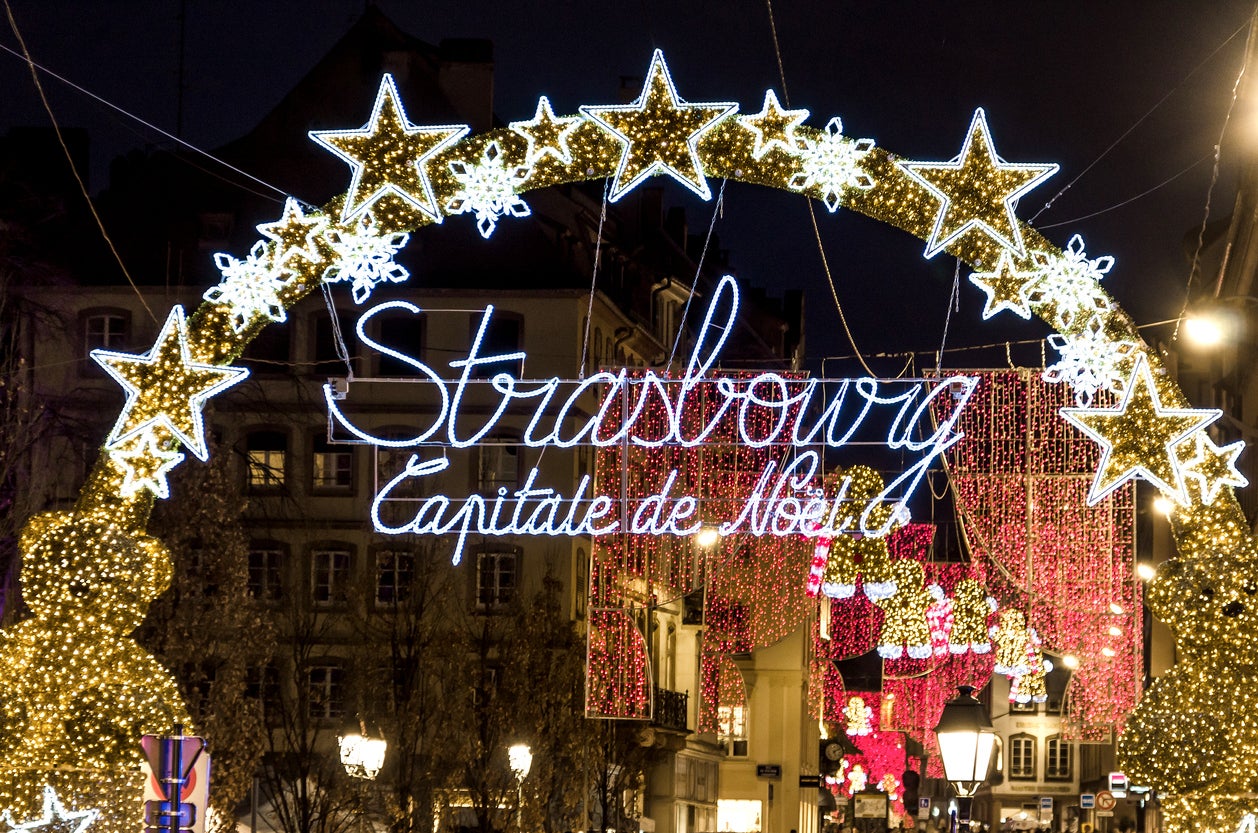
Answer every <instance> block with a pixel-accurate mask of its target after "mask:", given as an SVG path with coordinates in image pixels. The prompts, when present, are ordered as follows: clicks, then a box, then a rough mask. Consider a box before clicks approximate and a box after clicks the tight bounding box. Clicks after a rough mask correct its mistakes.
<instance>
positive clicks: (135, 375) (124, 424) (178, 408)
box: [92, 305, 249, 460]
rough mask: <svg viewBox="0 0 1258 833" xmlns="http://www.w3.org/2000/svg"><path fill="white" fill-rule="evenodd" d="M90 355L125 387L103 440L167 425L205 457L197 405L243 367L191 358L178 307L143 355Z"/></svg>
mask: <svg viewBox="0 0 1258 833" xmlns="http://www.w3.org/2000/svg"><path fill="white" fill-rule="evenodd" d="M92 358H93V359H94V360H95V361H96V363H97V364H99V365H100V366H101V367H103V368H104V369H105V372H106V373H108V374H109V375H110V376H112V377H114V379H116V380H117V381H118V383H119V384H120V385H122V387H123V389H124V390H125V391H126V392H127V402H126V404H125V405H124V406H123V408H122V414H121V415H119V417H118V421H117V422H115V423H114V427H113V430H112V431H110V432H109V439H108V440H107V441H106V442H105V448H106V449H107V450H113V449H114V448H116V447H118V446H119V445H120V441H122V440H125V439H127V438H129V437H131V436H132V435H134V434H138V433H141V432H147V431H152V430H153V429H155V428H156V427H158V426H163V427H165V428H167V429H169V430H170V432H171V433H172V434H174V435H175V437H177V438H178V439H179V441H180V442H181V443H183V444H184V446H185V447H187V449H188V450H189V451H191V452H192V453H193V454H195V455H196V456H197V458H198V459H200V460H204V459H206V458H207V457H208V456H209V452H208V451H207V450H206V447H205V424H204V421H203V419H202V416H201V409H202V408H204V407H205V402H206V400H208V399H209V398H210V397H211V396H214V395H215V394H217V393H221V392H222V391H224V390H226V389H227V388H229V387H231V386H232V385H234V384H236V383H237V382H240V381H242V380H244V378H245V377H246V376H248V375H249V371H248V370H247V369H245V368H243V367H218V366H216V365H212V364H205V363H203V362H196V361H193V360H192V352H191V350H190V349H189V347H188V325H187V323H186V322H185V320H184V314H183V307H181V306H178V305H176V306H175V307H174V308H172V309H171V311H170V315H169V316H167V318H166V323H165V324H163V325H162V331H161V333H160V334H159V335H158V336H157V341H156V343H154V344H153V347H152V349H151V350H149V352H147V353H145V354H144V355H142V356H133V355H130V354H127V353H114V352H112V351H109V350H93V351H92Z"/></svg>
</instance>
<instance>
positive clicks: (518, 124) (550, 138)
mask: <svg viewBox="0 0 1258 833" xmlns="http://www.w3.org/2000/svg"><path fill="white" fill-rule="evenodd" d="M507 126H508V127H510V128H511V129H512V130H513V131H514V132H516V133H518V134H519V135H521V136H523V137H524V138H525V140H526V141H527V142H528V151H527V152H526V153H525V154H524V164H525V165H528V166H530V167H531V166H532V165H535V164H536V163H537V160H539V159H541V158H542V157H543V156H550V157H553V158H555V159H557V160H558V161H560V162H562V163H563V164H565V165H570V164H572V149H571V148H569V147H568V139H569V137H571V136H572V133H573V131H575V130H576V129H577V128H578V127H580V126H581V117H580V116H559V117H556V116H555V112H554V111H553V110H551V109H550V99H548V98H546V96H542V97H541V98H539V99H538V100H537V112H536V113H534V114H533V118H531V119H528V120H527V121H513V122H511V123H510V124H509V125H507Z"/></svg>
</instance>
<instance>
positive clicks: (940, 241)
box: [896, 107, 1057, 258]
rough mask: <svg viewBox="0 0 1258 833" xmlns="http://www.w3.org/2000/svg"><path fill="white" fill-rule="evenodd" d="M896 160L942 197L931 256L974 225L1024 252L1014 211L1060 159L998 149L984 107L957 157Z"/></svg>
mask: <svg viewBox="0 0 1258 833" xmlns="http://www.w3.org/2000/svg"><path fill="white" fill-rule="evenodd" d="M976 140H977V141H976ZM896 165H897V166H899V168H900V170H902V171H904V173H905V174H907V175H908V176H909V177H910V178H912V179H913V180H914V181H916V182H917V183H919V184H920V185H921V186H922V187H924V188H925V189H926V190H927V191H929V192H930V193H931V194H933V195H934V196H936V197H938V198H939V200H940V205H939V208H938V211H937V213H936V215H935V224H934V227H933V228H932V230H931V233H930V238H929V239H928V240H927V241H926V252H925V256H926V257H927V258H931V257H934V256H935V255H937V254H938V253H939V252H941V251H943V250H944V249H945V248H947V246H948V245H949V244H950V243H952V242H953V241H954V240H956V239H957V238H959V237H960V236H961V235H963V234H965V233H966V232H967V231H970V230H971V229H976V230H978V231H982V232H984V233H986V234H987V235H988V236H990V237H991V238H992V239H994V240H995V241H996V242H998V243H1000V244H1001V245H1002V246H1004V247H1006V248H1008V249H1011V250H1012V251H1013V252H1014V253H1015V254H1017V255H1018V257H1025V255H1026V249H1025V247H1024V246H1023V244H1022V230H1021V229H1020V228H1019V225H1018V218H1017V216H1016V215H1015V214H1014V209H1016V208H1017V205H1018V198H1019V197H1021V196H1022V195H1023V194H1025V193H1026V192H1027V191H1030V190H1031V189H1032V188H1034V187H1035V186H1037V185H1039V184H1040V183H1041V182H1043V181H1044V180H1045V179H1047V178H1048V177H1050V176H1052V175H1053V174H1054V173H1056V172H1057V165H1056V164H1052V163H1049V164H1014V163H1010V162H1006V161H1005V160H1003V159H1001V158H1000V157H999V156H998V155H996V148H995V147H994V146H993V145H992V137H991V131H990V130H989V129H988V127H987V115H986V114H985V113H984V112H983V108H982V107H980V108H978V109H977V110H975V111H974V118H973V119H972V120H971V121H970V129H969V132H968V133H966V136H965V143H964V144H963V145H962V146H961V152H960V153H959V154H958V155H957V156H956V158H955V159H953V160H952V161H950V162H903V161H902V162H897V163H896Z"/></svg>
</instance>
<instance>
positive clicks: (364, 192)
mask: <svg viewBox="0 0 1258 833" xmlns="http://www.w3.org/2000/svg"><path fill="white" fill-rule="evenodd" d="M469 130H470V128H469V127H468V126H467V125H465V124H448V125H437V126H432V127H420V126H418V125H414V124H411V123H410V121H408V120H407V118H406V111H405V110H403V109H402V103H401V101H400V100H399V97H398V91H397V86H396V85H395V84H394V83H393V76H392V75H389V74H388V73H385V75H384V78H382V79H381V81H380V90H379V92H378V93H376V103H375V107H373V108H372V111H371V118H370V119H369V120H368V122H367V123H366V124H365V125H363V126H362V128H360V129H358V130H312V131H310V134H309V135H310V138H311V139H314V140H315V141H316V142H318V143H319V144H321V145H323V146H324V147H325V148H327V149H328V150H330V151H332V152H333V153H335V154H336V155H337V156H339V157H341V158H342V159H344V160H345V161H346V162H348V163H349V165H350V167H351V168H352V169H353V172H354V174H353V177H352V178H351V179H350V183H349V190H348V191H346V194H345V207H344V208H343V209H342V211H341V221H342V222H344V221H346V220H349V219H351V218H352V217H354V216H355V215H357V214H359V213H361V212H362V211H364V210H366V209H367V208H368V207H370V206H371V205H372V204H373V203H375V202H376V201H377V200H379V199H380V198H381V197H382V196H384V195H385V194H393V195H394V196H396V197H398V198H400V199H401V200H403V201H404V202H406V203H407V204H409V205H410V206H412V207H414V208H415V209H416V210H418V211H420V212H421V213H423V214H424V215H426V216H427V217H429V218H430V219H432V220H433V221H434V222H437V223H439V222H441V213H440V211H439V210H438V209H437V201H436V198H435V197H434V196H433V191H432V182H430V181H429V179H428V172H427V170H426V166H427V164H428V161H429V160H430V159H432V157H434V156H436V155H437V154H438V153H440V152H441V151H443V150H445V149H446V148H447V147H449V146H450V145H452V144H454V143H455V142H457V141H458V140H459V139H461V138H462V137H463V136H465V135H466V134H467V133H468V131H469Z"/></svg>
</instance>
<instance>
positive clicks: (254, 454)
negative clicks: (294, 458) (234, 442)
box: [245, 431, 288, 489]
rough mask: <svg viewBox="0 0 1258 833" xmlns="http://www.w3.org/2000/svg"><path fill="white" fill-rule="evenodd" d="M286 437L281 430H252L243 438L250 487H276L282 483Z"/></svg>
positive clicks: (286, 450) (286, 451) (286, 446)
mask: <svg viewBox="0 0 1258 833" xmlns="http://www.w3.org/2000/svg"><path fill="white" fill-rule="evenodd" d="M287 453H288V437H287V436H285V434H284V432H283V431H254V432H252V433H250V434H249V436H248V438H247V439H246V440H245V454H246V458H247V459H248V462H249V473H248V484H249V488H251V489H277V488H279V487H281V486H283V485H284V458H285V457H286V456H287Z"/></svg>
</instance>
